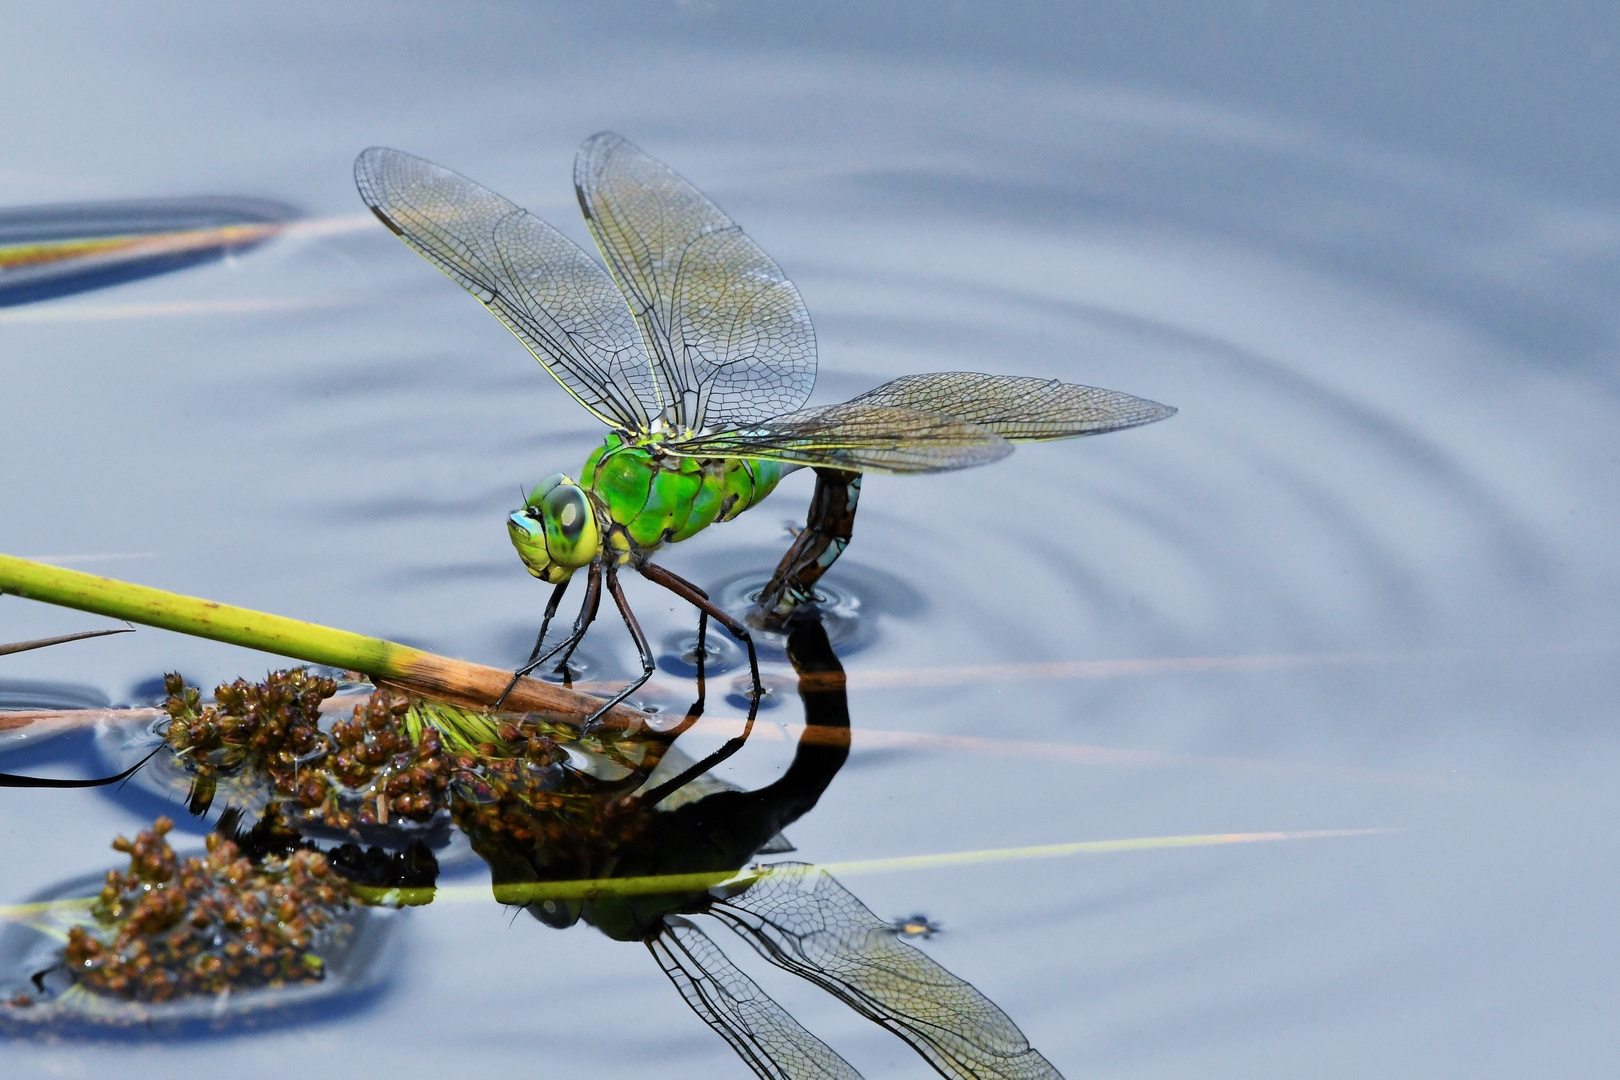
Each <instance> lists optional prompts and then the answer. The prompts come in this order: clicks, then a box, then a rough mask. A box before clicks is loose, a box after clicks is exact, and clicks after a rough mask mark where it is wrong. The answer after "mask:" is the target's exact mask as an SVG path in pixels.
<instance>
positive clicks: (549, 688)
mask: <svg viewBox="0 0 1620 1080" xmlns="http://www.w3.org/2000/svg"><path fill="white" fill-rule="evenodd" d="M0 593H11V594H13V595H16V596H21V597H25V598H27V599H29V600H39V601H42V602H44V603H47V604H57V605H60V606H62V607H70V608H74V609H76V610H78V611H89V612H93V613H95V614H97V615H108V616H111V617H112V618H115V619H127V620H128V621H130V622H134V623H140V624H142V625H143V626H154V627H157V628H159V629H162V630H173V631H175V632H177V633H181V634H191V635H193V636H195V637H202V638H208V639H209V640H211V641H223V642H226V643H227V644H231V645H240V646H242V647H243V648H248V649H258V650H260V651H261V652H268V653H274V654H276V655H277V656H287V657H291V658H293V659H295V660H302V661H304V662H305V663H310V664H325V665H328V666H330V667H335V668H343V669H345V670H351V671H359V672H362V673H364V674H366V675H368V676H370V677H371V678H372V679H374V680H381V681H384V682H391V683H396V684H398V685H400V686H401V687H403V688H405V689H408V690H413V691H415V692H417V693H421V694H425V695H427V696H429V697H434V698H439V699H442V700H445V701H451V702H456V703H460V704H468V705H474V706H481V705H491V704H494V702H495V701H496V699H497V698H499V697H500V695H501V691H502V690H504V689H505V688H506V684H507V682H508V681H509V680H510V678H511V674H510V673H509V672H506V671H503V670H501V669H500V668H493V667H488V666H486V665H483V664H471V663H467V662H466V661H464V660H452V659H450V658H449V657H445V656H438V655H436V654H434V653H430V652H424V651H422V650H421V649H413V648H411V647H410V646H408V645H400V644H398V643H396V642H392V641H384V640H383V639H382V638H374V637H366V636H365V635H363V634H354V633H350V632H349V631H347V630H336V629H333V628H332V627H329V626H320V625H318V624H316V623H308V622H301V621H299V620H297V619H289V618H286V617H284V616H281V615H271V614H269V613H267V612H263V611H254V610H252V609H250V608H241V607H233V606H231V605H229V604H219V603H215V602H214V601H212V600H203V599H199V598H198V597H195V596H182V595H180V594H178V593H171V592H165V591H164V590H162V589H153V588H150V587H148V586H145V585H133V584H131V583H129V582H127V581H118V580H116V579H114V578H106V577H98V576H97V575H95V574H86V573H83V572H81V571H78V570H68V569H65V568H63V567H60V566H51V565H48V564H46V563H38V562H33V561H31V560H28V559H19V558H16V557H14V556H11V555H0ZM601 705H602V701H601V699H600V698H596V697H592V696H591V695H589V694H582V693H579V692H578V691H576V690H569V689H566V688H564V687H561V686H556V685H553V684H551V683H545V682H540V681H538V680H535V679H519V680H518V684H517V686H515V687H514V688H513V690H512V693H511V694H509V695H508V696H507V699H506V706H505V707H506V708H507V709H509V710H512V711H520V712H521V711H544V712H552V713H559V714H562V715H564V716H568V717H574V718H581V719H582V718H584V717H586V716H589V715H590V714H591V713H593V712H595V711H596V710H597V709H598V708H600V707H601ZM603 719H604V720H606V721H609V722H610V723H612V724H613V725H614V726H616V727H631V728H633V727H636V726H638V725H640V724H641V723H642V722H643V721H644V720H645V719H646V715H645V714H644V713H642V712H640V711H639V710H636V709H632V708H629V707H627V706H623V705H621V706H617V707H615V708H614V709H613V710H612V711H611V712H609V713H608V714H607V716H605V717H603Z"/></svg>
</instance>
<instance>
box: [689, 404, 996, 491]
mask: <svg viewBox="0 0 1620 1080" xmlns="http://www.w3.org/2000/svg"><path fill="white" fill-rule="evenodd" d="M661 445H662V446H663V448H664V449H665V450H667V451H668V452H670V453H672V454H677V455H680V456H684V457H752V458H768V459H771V460H775V461H786V462H791V463H793V464H796V465H825V466H829V467H831V468H835V469H848V470H850V471H852V472H890V473H923V472H944V471H947V470H950V469H966V468H969V467H971V466H974V465H983V464H986V463H987V462H991V461H996V460H998V459H1000V458H1004V457H1006V456H1007V455H1008V454H1010V453H1012V450H1013V448H1012V444H1011V443H1009V442H1008V441H1007V440H1006V439H1004V438H1002V437H1001V436H1000V435H997V434H996V433H995V432H994V431H991V430H990V429H989V428H986V427H981V426H979V425H978V424H973V423H969V422H968V421H966V420H960V419H958V418H956V417H954V416H945V415H942V414H940V413H934V412H917V411H914V410H911V409H897V408H892V407H889V406H886V405H872V404H868V403H866V402H860V401H846V402H844V403H843V404H841V405H825V406H822V407H821V408H817V409H805V410H803V411H801V412H796V413H789V414H788V415H786V416H778V417H776V418H775V419H772V420H767V421H765V422H764V423H762V424H758V425H755V426H753V427H747V428H741V429H737V430H733V431H722V432H715V433H712V434H708V435H696V436H693V437H691V438H687V439H678V440H672V441H670V442H666V443H662V444H661Z"/></svg>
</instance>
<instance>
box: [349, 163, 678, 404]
mask: <svg viewBox="0 0 1620 1080" xmlns="http://www.w3.org/2000/svg"><path fill="white" fill-rule="evenodd" d="M354 182H355V185H356V186H357V187H358V188H359V189H360V197H361V198H362V199H364V200H365V201H366V205H368V206H370V207H371V209H372V212H373V213H375V214H376V215H377V217H379V218H380V219H382V222H383V224H384V225H387V226H388V227H389V228H390V229H392V230H393V231H394V233H395V234H396V235H398V236H399V238H400V239H402V240H404V241H405V242H406V243H407V244H409V245H410V246H411V247H412V248H414V249H415V250H416V251H417V253H418V254H420V255H421V256H423V257H424V258H425V259H427V260H428V262H430V263H432V264H433V265H434V266H437V267H438V268H439V269H440V270H442V271H444V272H445V274H447V275H448V276H449V277H450V278H451V279H452V280H453V281H455V282H456V284H458V285H460V286H461V287H462V288H464V289H466V290H467V291H468V292H470V293H472V294H473V295H474V296H476V297H477V298H478V299H479V300H480V301H481V302H482V303H483V304H484V306H486V307H488V308H489V309H490V311H492V312H494V313H495V317H496V318H498V319H500V320H501V322H503V323H505V324H506V327H507V329H509V330H511V331H512V333H514V334H516V335H517V337H518V340H520V341H522V342H523V344H524V345H526V346H528V348H529V351H530V352H532V353H533V354H534V355H535V357H536V358H537V359H538V360H539V361H540V363H541V364H543V365H545V368H546V370H547V371H549V372H551V374H552V375H553V376H555V377H556V379H557V381H558V382H560V383H562V385H563V387H564V388H565V389H567V390H568V392H569V393H570V394H572V395H573V396H574V397H575V398H577V399H578V400H579V402H580V404H582V405H584V406H585V407H586V408H587V409H589V410H591V412H593V413H595V414H596V416H597V418H598V419H600V420H601V421H602V422H603V423H606V424H609V425H612V426H613V427H619V428H624V429H626V430H629V431H646V430H648V428H649V427H650V420H651V417H650V416H649V411H651V412H653V413H656V411H657V408H656V403H657V401H658V394H657V388H656V386H655V384H654V381H653V375H652V368H651V367H650V366H649V364H648V363H647V356H646V353H645V352H644V351H643V350H642V347H641V341H640V336H639V335H638V334H637V332H636V326H635V321H634V320H633V319H632V318H631V315H630V311H629V309H627V308H626V307H625V304H624V298H623V297H622V296H621V295H620V294H619V292H618V290H617V289H616V288H614V285H613V280H612V279H611V278H610V277H608V275H607V273H606V271H604V270H603V269H602V267H601V265H600V264H598V263H597V262H596V260H595V259H593V258H591V257H590V256H589V255H588V254H586V253H585V252H584V251H583V250H582V249H581V248H580V247H579V246H578V245H577V244H575V243H573V242H572V241H570V240H569V239H568V238H567V237H565V236H563V235H562V234H561V233H559V232H558V231H557V230H556V229H553V228H552V227H551V226H549V225H547V224H546V223H545V222H543V221H541V220H540V219H539V218H537V217H535V216H534V215H533V214H531V213H529V212H528V211H527V210H524V209H522V208H521V207H519V206H517V205H515V204H514V203H512V202H510V201H508V200H507V199H504V198H502V197H501V196H499V195H497V194H495V193H494V192H493V191H490V190H489V189H488V188H485V187H482V186H480V185H479V184H475V183H473V182H472V181H471V180H468V179H467V178H466V177H464V176H462V175H461V174H459V173H455V172H451V171H450V170H449V169H445V168H441V167H440V166H438V165H435V164H433V163H432V162H430V161H424V160H423V159H422V158H419V157H413V156H412V155H410V154H406V153H402V152H401V151H398V150H389V149H387V148H385V147H378V146H374V147H372V148H371V149H369V150H366V151H363V152H362V153H361V154H360V156H359V157H358V158H356V159H355V162H354ZM649 405H652V406H653V408H652V409H651V410H649V408H648V406H649Z"/></svg>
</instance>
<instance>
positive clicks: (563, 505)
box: [545, 485, 591, 544]
mask: <svg viewBox="0 0 1620 1080" xmlns="http://www.w3.org/2000/svg"><path fill="white" fill-rule="evenodd" d="M545 513H546V516H547V517H549V518H550V519H551V520H552V522H553V523H554V524H555V527H556V529H557V532H558V533H559V534H560V535H561V536H562V538H563V539H564V540H566V541H568V542H569V543H571V544H572V543H577V542H578V540H579V538H580V536H581V535H582V534H583V533H584V531H585V526H586V524H588V523H589V521H590V514H591V508H590V505H589V504H588V503H587V502H586V499H585V492H583V491H581V490H580V489H579V488H577V487H573V486H571V485H570V486H566V487H558V488H556V489H554V490H553V491H552V492H551V493H550V494H548V495H547V496H546V499H545Z"/></svg>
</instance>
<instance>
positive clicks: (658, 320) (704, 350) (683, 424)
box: [574, 132, 816, 431]
mask: <svg viewBox="0 0 1620 1080" xmlns="http://www.w3.org/2000/svg"><path fill="white" fill-rule="evenodd" d="M574 188H575V191H576V192H577V193H578V195H579V205H580V209H581V210H583V211H584V212H585V220H586V222H587V223H588V224H589V225H590V229H591V235H592V236H594V237H595V238H596V245H597V247H598V248H599V249H600V250H601V252H602V257H603V258H604V259H606V260H607V264H608V268H609V269H610V270H612V271H613V276H614V277H615V278H616V279H617V281H618V283H619V287H620V288H621V289H623V290H624V294H625V298H626V299H627V300H628V301H629V303H630V308H631V310H632V311H633V312H634V314H635V317H636V321H637V323H639V324H640V326H641V334H642V340H643V342H644V343H645V345H646V348H647V352H648V353H649V355H650V356H651V357H652V362H653V367H654V369H655V370H656V372H657V377H658V390H659V393H660V394H661V395H662V404H663V406H664V407H665V408H666V409H667V410H668V413H667V415H666V417H665V419H666V421H667V422H668V423H669V424H670V426H671V427H672V428H674V429H675V430H676V431H688V430H698V429H701V428H704V427H710V428H717V427H738V426H743V425H747V424H753V423H758V422H759V421H762V420H767V419H769V418H771V417H773V416H778V415H780V414H782V413H786V412H792V411H793V410H794V409H797V408H798V407H799V406H800V405H803V404H804V401H805V399H806V398H808V397H809V396H810V389H811V387H812V386H814V385H815V381H816V336H815V331H814V330H813V329H812V328H811V326H810V314H809V312H807V311H806V310H805V307H804V301H803V300H801V299H800V298H799V291H798V290H797V289H795V288H794V287H793V283H792V282H791V281H789V280H788V279H787V278H786V277H784V276H783V274H782V270H781V268H780V267H778V266H777V265H776V263H775V262H773V261H772V260H771V257H770V256H769V255H767V254H765V252H764V251H762V250H760V247H759V245H758V244H756V243H754V242H753V241H752V240H750V239H749V238H748V237H747V236H745V235H744V234H743V231H742V230H741V229H740V228H738V227H737V226H736V225H735V224H734V223H733V222H732V220H731V219H730V218H728V217H726V215H725V214H724V213H722V212H721V211H720V208H719V207H717V206H715V205H714V204H713V203H712V202H710V201H709V200H708V199H706V198H704V197H703V195H702V194H701V193H700V192H699V191H698V190H697V189H696V188H694V187H692V185H691V184H688V183H687V182H686V181H685V180H683V179H681V178H680V177H679V176H677V175H676V174H675V173H674V172H673V171H671V170H670V169H669V168H668V167H667V166H665V165H663V164H662V163H660V162H658V161H654V160H653V159H652V158H650V157H648V156H647V155H646V154H644V153H642V152H641V151H640V150H638V149H637V148H636V147H635V146H633V145H631V144H630V143H628V142H626V141H625V140H624V139H621V138H620V137H619V136H617V135H614V134H612V133H610V132H603V133H601V134H599V135H593V136H591V137H590V138H589V139H587V140H586V141H585V144H584V145H583V146H581V147H580V149H579V155H578V156H577V157H576V158H575V159H574Z"/></svg>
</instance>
